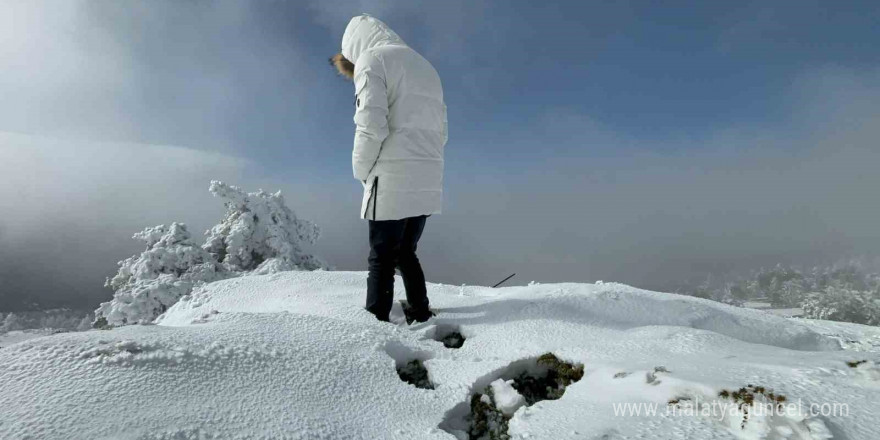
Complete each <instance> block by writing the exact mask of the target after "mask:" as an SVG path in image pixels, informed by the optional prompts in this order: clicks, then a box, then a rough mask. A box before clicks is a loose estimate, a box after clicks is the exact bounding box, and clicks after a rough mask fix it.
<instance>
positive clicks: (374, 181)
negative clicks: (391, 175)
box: [373, 176, 379, 221]
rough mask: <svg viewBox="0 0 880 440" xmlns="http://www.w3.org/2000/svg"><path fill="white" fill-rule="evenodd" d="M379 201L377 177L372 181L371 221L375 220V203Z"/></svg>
mask: <svg viewBox="0 0 880 440" xmlns="http://www.w3.org/2000/svg"><path fill="white" fill-rule="evenodd" d="M378 200H379V176H376V177H375V178H374V179H373V220H374V221H375V220H376V201H378Z"/></svg>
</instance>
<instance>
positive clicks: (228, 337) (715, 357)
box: [0, 271, 880, 440]
mask: <svg viewBox="0 0 880 440" xmlns="http://www.w3.org/2000/svg"><path fill="white" fill-rule="evenodd" d="M365 279H366V274H365V273H362V272H328V271H314V272H283V273H277V274H271V275H260V276H249V277H241V278H233V279H228V280H224V281H218V282H215V283H211V284H208V285H206V286H203V287H201V288H198V289H196V290H195V291H194V292H193V293H192V294H190V295H187V296H184V297H183V298H182V299H181V300H180V301H179V302H178V303H177V304H175V305H174V306H173V307H171V308H170V309H169V310H168V311H167V312H166V313H165V314H164V315H163V316H161V317H160V319H159V320H158V325H144V326H126V327H120V328H116V329H113V330H92V331H88V332H79V333H62V334H57V335H52V336H49V337H42V338H37V339H32V340H27V341H23V342H19V343H16V344H13V345H9V346H4V347H3V348H2V349H0V390H2V392H0V438H4V439H5V438H10V439H13V438H15V439H17V438H39V439H69V438H97V439H105V438H113V439H203V438H209V439H212V438H224V439H225V438H237V439H261V438H285V439H315V438H325V439H380V438H381V439H423V438H424V439H431V438H436V439H454V438H456V436H455V435H454V434H452V433H449V432H447V431H445V430H444V429H442V428H441V426H444V427H448V426H451V424H450V423H447V422H448V419H449V418H454V417H456V416H457V414H456V413H455V411H453V409H454V408H456V407H458V406H459V405H460V404H462V403H463V402H468V401H469V399H470V396H471V395H472V394H473V393H474V392H475V391H480V392H482V390H484V389H485V387H487V386H490V384H491V386H492V387H493V390H495V391H494V394H495V398H496V401H498V402H501V401H504V402H505V403H504V404H503V406H505V408H507V410H508V411H510V413H511V414H513V416H512V419H511V420H510V422H509V427H510V428H509V434H510V436H511V438H514V439H525V438H529V439H594V438H595V439H598V438H606V439H623V438H639V439H664V440H665V439H744V440H753V439H764V438H766V439H783V438H785V439H792V440H794V439H824V438H830V437H828V436H829V435H832V436H833V438H835V439H848V440H858V439H865V440H873V439H877V438H880V424H878V423H877V422H876V414H878V412H880V381H878V380H877V377H876V375H875V373H876V371H877V370H876V368H877V363H876V361H877V360H878V358H880V356H878V352H880V348H878V346H877V345H875V344H874V343H873V342H872V341H874V340H875V339H874V338H876V337H877V335H878V334H880V333H878V332H877V331H876V329H874V328H871V327H864V326H853V325H846V326H842V325H837V324H828V323H825V322H817V321H808V320H800V319H785V318H782V317H779V316H774V315H771V314H767V313H763V312H761V311H757V310H748V309H742V308H736V307H731V306H725V305H722V304H719V303H714V302H711V301H707V300H700V299H696V298H690V297H683V296H678V295H671V294H663V293H656V292H648V291H644V290H640V289H636V288H633V287H629V286H625V285H621V284H615V283H602V284H595V285H593V284H540V285H538V284H535V285H530V286H522V287H506V288H499V289H490V288H483V287H474V286H464V287H462V286H447V285H436V284H430V285H429V296H430V298H431V301H432V307H433V308H434V309H435V311H436V312H437V317H436V318H434V319H432V320H431V321H429V322H428V323H425V324H419V325H414V326H406V325H405V324H403V323H402V322H401V321H402V314H401V312H400V309H399V307H398V306H397V305H395V308H394V310H393V312H392V320H395V321H396V322H397V323H396V324H387V323H380V322H378V321H376V320H375V319H374V318H373V317H372V315H370V314H369V313H367V312H366V311H364V310H363V309H362V306H363V300H364V298H363V297H364V288H365ZM396 286H397V289H398V291H397V292H396V295H397V297H399V298H403V297H404V295H403V285H402V283H401V282H400V280H398V283H397V284H396ZM439 326H445V327H447V328H448V327H455V328H458V329H460V331H461V333H462V334H464V335H465V336H466V337H467V340H466V341H465V343H464V346H463V347H462V348H460V349H448V348H445V347H444V346H443V345H442V343H441V342H438V341H435V340H434V339H433V338H432V336H433V335H435V334H437V333H439V332H438V331H437V329H436V328H437V327H439ZM546 352H553V353H555V354H556V355H557V356H558V357H560V358H561V359H563V360H566V361H569V362H578V363H582V364H583V365H584V368H585V375H584V377H583V379H581V380H580V381H578V382H576V383H574V384H572V385H571V386H569V387H568V388H567V389H566V391H565V394H564V395H563V396H562V398H560V399H558V400H545V401H542V402H538V403H536V404H534V405H532V406H517V405H518V403H517V401H518V397H521V396H519V394H518V393H516V392H515V390H512V389H509V388H510V386H509V384H508V383H507V382H504V381H501V382H500V383H499V382H497V380H498V379H499V378H500V377H501V376H502V375H503V374H504V373H505V371H506V370H507V369H508V368H511V367H512V366H515V365H521V364H522V362H524V360H528V359H533V358H535V357H537V356H539V355H541V354H543V353H546ZM413 359H419V360H422V361H423V362H424V365H425V367H426V368H427V370H428V376H429V379H430V380H431V382H432V383H433V385H434V388H435V389H433V390H426V389H419V388H416V387H414V386H412V385H409V384H406V383H404V382H403V381H401V379H400V378H399V377H398V375H397V372H396V370H395V367H396V366H399V365H403V364H405V363H406V362H408V361H410V360H413ZM858 360H868V361H870V362H871V363H867V362H866V363H863V364H860V365H859V366H858V368H851V367H849V366H847V364H846V362H852V361H858ZM660 366H662V367H664V368H657V367H660ZM747 384H754V385H760V386H765V387H768V388H769V389H772V390H773V392H775V393H778V394H782V395H785V396H786V398H787V400H788V402H791V403H792V404H796V405H798V408H801V409H808V408H810V407H811V406H812V405H821V404H844V405H846V406H847V410H848V413H847V414H846V415H810V414H800V413H792V414H767V415H758V413H757V409H758V407H757V406H755V407H754V408H751V410H750V412H751V414H752V415H751V416H750V419H749V420H748V422H747V423H746V424H745V428H743V427H741V426H740V424H741V422H742V418H741V417H738V415H737V414H732V415H730V414H729V415H727V416H726V417H724V418H719V417H715V416H714V415H713V414H704V413H701V412H700V411H693V410H694V409H701V408H706V406H707V405H712V404H713V403H714V404H717V405H723V404H730V403H731V402H732V401H730V400H727V399H724V398H721V397H719V395H718V393H719V391H721V390H722V389H728V390H736V389H738V388H740V387H744V386H746V385H747ZM499 398H500V400H499ZM674 399H679V401H678V403H677V404H675V405H671V404H669V401H671V400H674ZM761 403H762V402H760V401H756V402H755V405H760V404H761ZM623 404H629V405H638V404H643V405H655V408H656V414H655V415H646V414H645V409H643V410H642V413H641V414H640V415H632V414H623V413H621V411H620V408H621V407H620V405H623ZM728 406H729V405H728ZM672 407H675V408H678V412H676V413H670V412H669V409H671V408H672ZM646 408H647V407H646ZM688 408H691V409H692V411H690V412H688V411H684V410H686V409H688ZM511 410H512V411H511ZM616 412H617V414H616ZM457 435H458V437H459V438H466V436H464V437H462V433H458V434H457Z"/></svg>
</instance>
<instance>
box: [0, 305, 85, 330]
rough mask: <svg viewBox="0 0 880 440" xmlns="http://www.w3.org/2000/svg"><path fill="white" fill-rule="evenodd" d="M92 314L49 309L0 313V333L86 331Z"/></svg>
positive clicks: (81, 311) (80, 311)
mask: <svg viewBox="0 0 880 440" xmlns="http://www.w3.org/2000/svg"><path fill="white" fill-rule="evenodd" d="M91 324H92V314H91V313H86V312H85V311H83V310H71V309H51V310H40V311H26V312H14V313H13V312H10V313H3V312H0V333H4V332H11V331H16V330H29V329H46V330H59V331H69V330H87V329H89V328H91V327H92V325H91Z"/></svg>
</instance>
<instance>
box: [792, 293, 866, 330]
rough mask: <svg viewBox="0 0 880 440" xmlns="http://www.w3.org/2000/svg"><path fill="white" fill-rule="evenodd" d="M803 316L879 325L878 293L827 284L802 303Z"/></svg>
mask: <svg viewBox="0 0 880 440" xmlns="http://www.w3.org/2000/svg"><path fill="white" fill-rule="evenodd" d="M803 308H804V317H806V318H813V319H827V320H831V321H845V322H854V323H857V324H867V325H880V294H878V292H876V291H874V292H872V291H865V290H853V289H849V288H846V287H838V286H829V287H828V288H826V289H825V291H824V292H818V293H813V294H811V295H810V296H809V297H807V299H806V300H805V301H804V303H803Z"/></svg>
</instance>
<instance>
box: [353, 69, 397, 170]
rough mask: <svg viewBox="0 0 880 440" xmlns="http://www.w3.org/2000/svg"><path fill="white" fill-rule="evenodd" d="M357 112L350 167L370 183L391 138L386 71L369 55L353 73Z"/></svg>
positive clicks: (355, 114)
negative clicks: (381, 153)
mask: <svg viewBox="0 0 880 440" xmlns="http://www.w3.org/2000/svg"><path fill="white" fill-rule="evenodd" d="M354 84H355V94H356V96H355V106H356V109H355V112H354V123H355V126H356V128H355V133H354V149H353V150H352V153H351V165H352V168H353V170H354V177H355V179H358V180H361V181H363V180H367V176H368V175H369V174H370V170H372V169H373V165H375V164H376V160H377V159H378V158H379V151H380V150H381V149H382V142H383V141H385V138H386V137H388V94H387V91H386V87H385V69H384V67H383V66H382V63H381V61H380V60H379V59H377V58H376V56H375V55H373V54H371V53H369V52H366V53H364V54H362V55H361V56H360V59H358V65H357V66H356V67H355V71H354Z"/></svg>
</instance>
